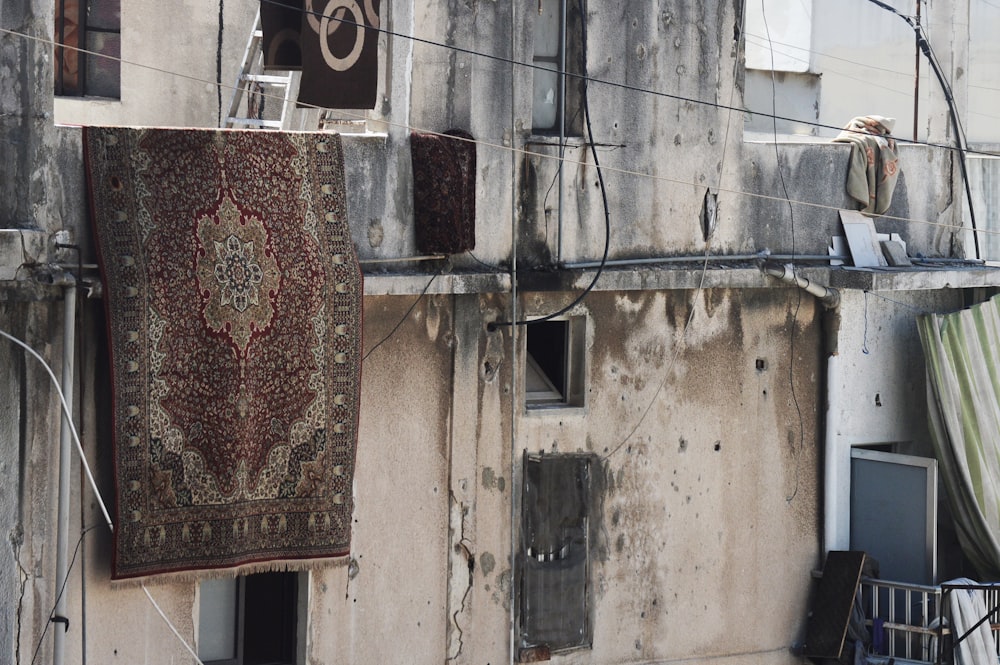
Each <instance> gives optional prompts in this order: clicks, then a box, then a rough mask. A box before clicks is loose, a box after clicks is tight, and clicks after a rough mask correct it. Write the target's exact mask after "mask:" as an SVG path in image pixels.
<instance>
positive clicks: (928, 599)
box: [861, 577, 941, 663]
mask: <svg viewBox="0 0 1000 665" xmlns="http://www.w3.org/2000/svg"><path fill="white" fill-rule="evenodd" d="M861 601H862V604H863V608H864V614H865V620H866V621H865V623H866V624H867V625H868V627H869V629H870V630H871V631H872V650H873V651H874V652H875V653H876V654H878V655H884V656H889V657H891V658H905V659H907V660H913V661H919V662H926V663H934V662H936V660H937V657H938V648H937V640H938V638H940V636H941V629H940V625H941V619H940V608H941V588H940V587H936V586H924V585H921V584H905V583H902V582H890V581H888V580H876V579H871V578H867V577H866V578H862V580H861Z"/></svg>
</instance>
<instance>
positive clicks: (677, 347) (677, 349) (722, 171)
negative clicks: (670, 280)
mask: <svg viewBox="0 0 1000 665" xmlns="http://www.w3.org/2000/svg"><path fill="white" fill-rule="evenodd" d="M745 12H746V4H744V5H743V6H742V9H741V10H740V25H742V24H743V18H744V15H745ZM738 40H739V41H742V40H743V32H742V31H741V32H740V34H739V37H738ZM739 41H738V42H737V47H739ZM738 67H739V61H738V60H737V61H735V62H734V63H733V71H732V82H733V84H732V86H730V88H729V101H730V106H731V105H732V100H733V95H735V93H736V75H737V68H738ZM732 120H733V113H732V111H730V112H729V115H728V117H727V118H726V134H725V136H724V137H723V141H722V155H721V157H720V159H719V182H718V185H717V189H718V190H721V189H722V183H723V182H724V178H725V177H726V155H727V154H728V147H729V128H730V126H731V125H732ZM716 214H718V213H716ZM714 238H715V233H714V229H713V230H712V232H711V233H709V235H708V237H707V238H706V240H705V259H704V261H703V262H702V264H701V277H700V278H699V280H698V288H697V289H695V292H694V297H693V298H692V299H691V311H690V312H689V313H688V317H687V319H685V321H684V328H683V329H682V330H681V334H680V338H679V339H678V340H677V342H676V343H675V344H674V352H673V354H672V355H671V356H670V362H669V364H667V366H666V367H665V368H664V370H663V376H662V377H661V378H660V382H659V383H658V384H657V386H656V390H654V391H653V394H652V396H651V397H650V398H649V402H647V404H646V408H645V409H643V411H642V415H640V416H639V420H637V421H636V423H635V425H633V426H632V429H631V430H629V433H628V434H626V435H625V438H623V439H622V440H621V441H620V442H619V443H618V445H616V446H615V447H614V448H613V449H611V450H610V451H608V452H607V453H605V454H604V455H603V456H602V457H601V459H602V460H603V461H607V460H608V459H610V458H611V456H612V455H614V454H615V453H617V452H618V451H619V450H621V449H622V447H623V446H624V445H625V444H626V443H628V442H629V440H630V439H631V438H632V436H633V435H634V434H635V433H636V432H637V431H639V427H641V426H642V424H643V423H644V422H645V421H646V416H648V415H649V412H650V411H651V410H652V408H653V404H655V403H656V400H657V399H658V398H659V396H660V392H661V391H662V390H663V386H665V385H666V384H667V379H668V378H669V377H670V373H671V372H672V371H673V368H674V365H675V364H676V363H677V359H678V358H679V357H680V354H681V350H682V348H683V346H684V342H685V340H686V339H687V333H688V330H689V329H690V328H691V322H692V321H693V320H694V314H695V311H697V310H696V309H695V306H696V305H697V303H698V299H699V297H700V296H701V293H702V291H704V289H705V277H706V276H707V275H708V262H709V258H710V257H709V254H710V252H711V249H712V240H713V239H714Z"/></svg>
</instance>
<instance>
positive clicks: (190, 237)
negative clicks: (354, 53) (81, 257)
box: [84, 127, 362, 580]
mask: <svg viewBox="0 0 1000 665" xmlns="http://www.w3.org/2000/svg"><path fill="white" fill-rule="evenodd" d="M84 146H85V147H84V151H85V159H86V165H87V174H88V188H89V195H90V203H91V212H92V217H93V223H94V228H95V233H96V239H97V244H98V248H99V254H100V258H101V269H102V275H103V279H104V289H105V290H104V297H105V303H106V307H107V315H108V330H109V337H110V344H111V363H112V374H113V391H114V414H113V417H114V473H115V486H116V491H117V496H116V502H115V508H116V512H115V520H116V521H115V532H114V541H115V542H114V554H113V562H112V567H113V570H112V577H113V578H114V579H117V580H129V579H131V580H135V579H136V578H143V577H147V576H150V575H160V574H164V573H190V572H191V571H198V570H206V569H219V568H227V569H233V570H234V571H235V572H252V571H257V570H271V569H285V568H302V567H306V566H308V565H309V562H308V561H306V560H309V559H315V558H326V557H334V556H338V555H343V554H346V553H347V552H348V549H349V545H350V524H351V511H352V506H353V502H352V494H351V484H352V476H353V469H354V451H355V442H356V429H357V420H358V400H359V385H360V384H359V381H360V367H361V360H360V347H361V339H360V336H361V296H362V277H361V271H360V269H359V267H358V263H357V258H356V256H355V254H354V249H353V245H352V244H351V237H350V232H349V230H348V227H347V220H346V202H345V195H344V175H343V158H342V152H341V144H340V136H339V135H336V134H284V133H278V132H256V131H218V130H161V129H127V128H104V127H93V128H87V129H86V130H85V133H84Z"/></svg>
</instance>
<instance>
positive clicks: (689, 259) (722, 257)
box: [562, 249, 851, 270]
mask: <svg viewBox="0 0 1000 665" xmlns="http://www.w3.org/2000/svg"><path fill="white" fill-rule="evenodd" d="M850 258H851V257H850V256H842V255H839V254H833V255H831V254H771V253H770V252H769V251H768V250H766V249H765V250H763V251H760V252H757V253H756V254H710V255H708V256H707V257H706V256H705V255H704V254H692V255H686V256H659V257H649V258H642V259H615V260H610V261H606V262H605V263H604V265H605V266H631V265H652V264H657V263H701V262H703V261H705V260H706V259H707V260H709V261H713V262H716V263H718V262H720V261H757V260H765V259H773V260H776V261H796V260H798V261H831V260H834V261H836V260H839V261H848V260H850ZM600 265H601V262H600V261H576V262H574V263H564V264H563V265H562V267H563V268H568V269H571V270H573V269H580V268H597V267H599V266H600Z"/></svg>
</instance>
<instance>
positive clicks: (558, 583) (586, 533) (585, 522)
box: [515, 451, 600, 653]
mask: <svg viewBox="0 0 1000 665" xmlns="http://www.w3.org/2000/svg"><path fill="white" fill-rule="evenodd" d="M599 464H600V462H599V459H598V458H597V456H596V455H593V454H580V453H554V454H544V453H543V454H532V453H529V452H528V451H525V452H524V454H523V457H522V466H521V469H522V473H521V508H520V514H521V521H520V538H519V542H520V547H519V548H518V553H517V556H516V557H515V566H516V569H517V576H516V579H517V586H516V590H517V602H516V605H515V606H516V608H517V623H516V625H517V628H516V630H517V639H518V647H519V649H520V650H521V652H522V653H525V652H527V653H531V652H534V651H538V650H540V652H541V653H560V652H568V651H574V650H579V649H590V648H592V647H593V633H594V631H593V618H592V616H591V611H592V593H593V591H592V589H593V584H592V582H591V543H592V541H593V536H592V534H591V529H592V528H594V525H595V520H594V517H595V508H594V504H595V498H594V494H595V492H597V491H598V490H597V487H596V484H595V475H597V474H599V473H600V469H599ZM531 465H536V469H535V471H534V472H530V471H529V466H531ZM547 465H548V466H549V468H550V470H549V471H548V472H547V473H548V480H549V481H550V482H551V485H552V487H553V488H554V490H553V491H556V492H561V493H562V494H563V496H558V497H556V496H549V497H543V498H542V500H540V501H539V500H537V499H534V500H533V499H532V491H531V490H532V488H533V489H534V491H535V493H536V494H538V495H539V496H541V493H542V492H543V491H544V489H543V487H542V485H544V484H545V481H546V478H545V477H544V476H545V475H546V470H545V468H544V467H546V466H547ZM559 466H563V467H564V472H566V473H569V472H572V473H574V474H575V478H574V480H575V481H576V482H577V483H578V486H577V488H576V492H579V495H578V499H579V501H580V505H579V506H577V507H576V511H575V512H577V513H578V514H577V515H576V521H577V523H576V524H571V523H572V522H573V521H574V520H573V519H572V516H571V515H570V512H573V511H568V510H567V502H566V501H565V499H566V498H567V497H566V496H565V494H566V490H567V489H568V485H567V483H566V479H565V478H563V479H562V482H554V481H552V478H553V477H554V474H555V473H556V471H558V470H559V469H558V467H559ZM532 478H534V479H535V481H536V482H537V481H541V483H542V484H541V485H535V484H533V483H532ZM556 498H560V499H563V500H558V501H557V500H555V499H556ZM545 508H548V509H549V511H550V512H551V513H552V514H549V515H545V516H542V515H540V514H539V513H540V511H541V512H545V511H544V509H545ZM538 522H541V523H547V524H546V525H542V526H540V525H539V523H538ZM567 524H569V526H567ZM557 530H558V531H559V532H560V533H561V536H560V540H563V539H565V544H563V545H561V546H560V547H559V548H558V549H554V548H553V547H552V546H551V545H552V543H544V541H546V540H547V539H551V538H552V537H553V536H554V533H555V532H556V531H557ZM539 534H541V535H539ZM533 538H539V539H540V540H541V541H543V544H548V545H549V547H546V548H544V551H539V550H536V549H534V547H533V546H534V545H535V544H536V541H535V540H533ZM573 543H576V545H575V546H573ZM580 545H582V546H583V549H582V554H581V552H580V551H579V546H580ZM574 579H575V580H576V581H577V582H579V583H580V584H581V585H582V586H573V587H572V588H570V587H567V586H565V585H566V583H567V582H572V581H573V580H574ZM533 582H534V583H536V584H537V585H538V587H537V588H536V589H535V590H534V591H532V590H531V589H528V586H529V585H531V584H532V583H533ZM551 594H559V595H560V596H561V597H562V598H563V599H567V598H568V599H569V600H571V601H578V602H579V606H576V607H573V608H572V614H574V616H573V618H572V622H571V623H567V625H565V626H563V628H564V629H566V630H567V632H566V633H565V634H564V635H561V636H559V637H556V638H555V639H552V638H553V636H552V631H553V630H554V627H553V625H552V622H551V621H547V620H546V617H547V613H546V609H545V608H543V609H542V610H538V612H539V613H540V614H538V615H537V616H538V618H539V619H540V623H536V622H535V621H533V619H532V617H533V616H535V614H533V611H532V610H531V603H532V599H533V598H534V599H535V600H538V599H540V598H549V596H550V595H551ZM544 604H545V603H543V605H544ZM548 610H549V611H550V612H549V613H552V612H553V611H554V610H553V608H551V607H549V608H548ZM570 613H571V612H570V608H565V607H563V608H560V616H561V617H562V620H563V621H565V619H566V617H567V616H569V614H570ZM546 634H548V635H549V638H550V639H543V637H544V636H545V635H546Z"/></svg>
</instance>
